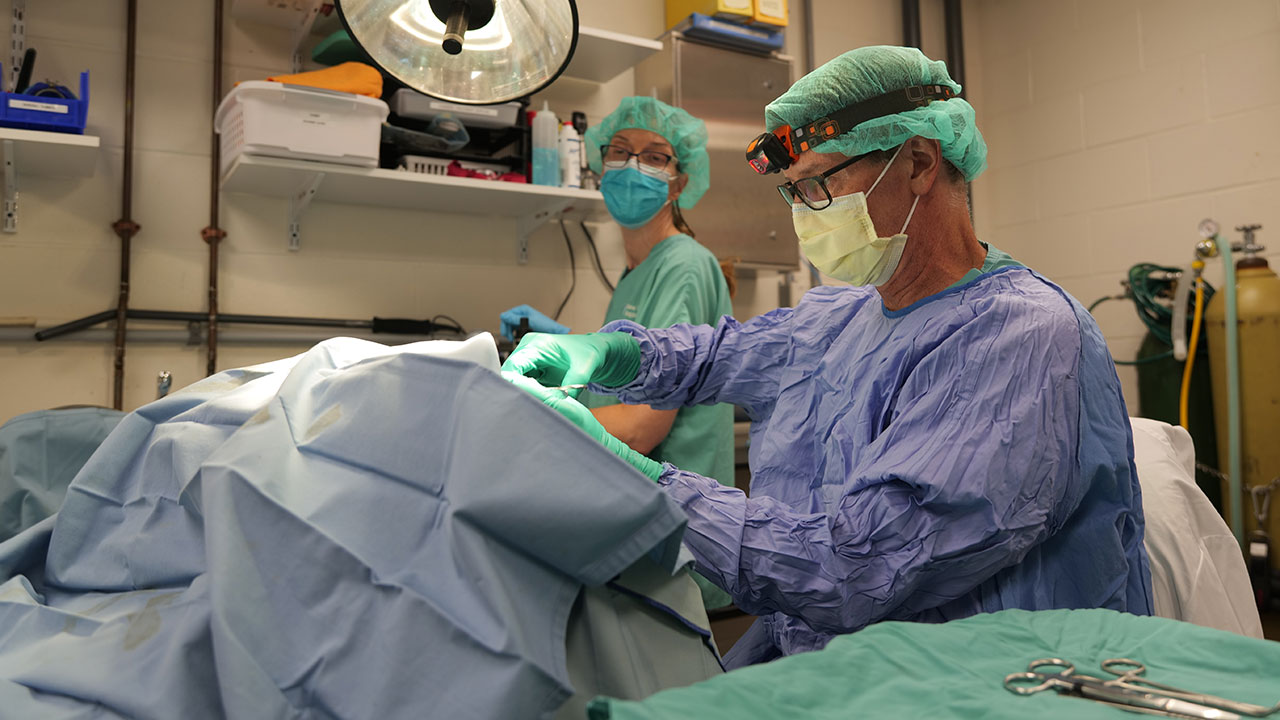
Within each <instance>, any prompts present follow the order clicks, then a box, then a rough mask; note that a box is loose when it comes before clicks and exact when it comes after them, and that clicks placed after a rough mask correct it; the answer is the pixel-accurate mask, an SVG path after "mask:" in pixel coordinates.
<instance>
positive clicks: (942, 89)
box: [791, 85, 956, 155]
mask: <svg viewBox="0 0 1280 720" xmlns="http://www.w3.org/2000/svg"><path fill="white" fill-rule="evenodd" d="M953 97H956V91H955V90H952V89H951V88H950V87H948V86H946V85H912V86H911V87H909V88H905V89H903V90H894V91H892V92H887V93H885V94H883V95H877V96H875V97H872V98H867V99H866V100H863V101H862V102H858V103H854V104H853V105H848V106H846V107H844V108H841V109H840V110H837V111H835V112H833V113H831V114H830V115H828V116H826V117H824V118H819V119H817V120H814V121H813V122H811V123H808V124H806V125H803V126H801V127H798V128H792V129H791V147H792V152H794V153H795V154H796V155H799V154H800V153H802V152H805V151H806V150H811V149H813V148H815V147H817V146H818V145H821V144H822V143H824V142H826V141H828V140H830V139H832V138H835V137H838V136H840V135H843V134H844V133H846V132H849V131H850V130H852V129H854V128H855V127H857V126H858V125H861V124H862V123H864V122H866V121H868V120H874V119H876V118H878V117H885V116H887V115H897V114H898V113H903V112H908V111H910V110H915V109H916V108H921V107H925V106H926V105H928V104H929V103H931V102H934V101H937V100H950V99H951V98H953Z"/></svg>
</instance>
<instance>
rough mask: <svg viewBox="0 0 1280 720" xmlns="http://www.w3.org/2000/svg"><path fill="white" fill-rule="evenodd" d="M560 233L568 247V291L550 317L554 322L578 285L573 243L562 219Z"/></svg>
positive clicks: (558, 319) (557, 319)
mask: <svg viewBox="0 0 1280 720" xmlns="http://www.w3.org/2000/svg"><path fill="white" fill-rule="evenodd" d="M560 233H561V234H563V235H564V246H565V247H566V248H568V249H569V292H567V293H565V294H564V300H561V301H560V307H558V308H556V314H555V315H553V316H552V317H551V319H552V320H555V321H556V322H560V313H562V312H564V306H565V305H568V304H569V298H571V297H573V289H574V288H575V287H577V285H578V266H577V265H576V264H575V262H574V258H573V243H572V242H570V240H569V231H568V230H566V229H565V227H564V220H561V221H560Z"/></svg>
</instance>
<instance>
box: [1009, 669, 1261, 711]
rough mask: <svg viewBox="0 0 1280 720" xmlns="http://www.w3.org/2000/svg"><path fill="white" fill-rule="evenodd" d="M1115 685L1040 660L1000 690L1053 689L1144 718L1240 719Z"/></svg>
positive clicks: (1019, 692)
mask: <svg viewBox="0 0 1280 720" xmlns="http://www.w3.org/2000/svg"><path fill="white" fill-rule="evenodd" d="M1053 667H1057V668H1062V670H1061V671H1059V672H1042V671H1041V670H1040V669H1041V668H1053ZM1115 682H1116V681H1114V680H1103V679H1102V678H1096V677H1092V676H1090V675H1077V674H1076V666H1075V665H1073V664H1071V663H1069V662H1067V661H1066V660H1062V659H1060V658H1042V659H1040V660H1032V661H1031V662H1030V663H1028V664H1027V672H1018V673H1011V674H1009V675H1007V676H1005V679H1004V687H1005V689H1006V690H1008V691H1009V692H1011V693H1014V694H1017V695H1032V694H1035V693H1038V692H1043V691H1045V690H1054V691H1056V692H1058V693H1062V694H1066V695H1074V696H1076V697H1082V698H1086V699H1089V700H1094V701H1097V702H1101V703H1106V704H1108V705H1114V706H1116V707H1119V708H1120V709H1122V710H1128V711H1130V712H1138V713H1146V714H1148V715H1167V716H1169V717H1180V718H1200V719H1201V720H1240V716H1239V715H1237V714H1235V713H1231V712H1227V711H1225V710H1221V709H1218V708H1214V707H1206V706H1204V705H1199V704H1196V703H1193V702H1190V701H1187V700H1183V699H1181V698H1174V697H1165V696H1162V695H1158V694H1156V693H1153V692H1150V691H1147V690H1135V689H1133V688H1128V687H1122V686H1118V685H1115V684H1113V683H1115ZM1033 683H1034V684H1033Z"/></svg>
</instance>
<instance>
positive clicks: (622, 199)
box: [600, 166, 670, 229]
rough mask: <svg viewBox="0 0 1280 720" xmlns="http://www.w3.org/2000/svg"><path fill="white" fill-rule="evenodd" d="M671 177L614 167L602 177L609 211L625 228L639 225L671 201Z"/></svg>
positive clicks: (603, 190) (601, 185)
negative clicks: (666, 178) (669, 178)
mask: <svg viewBox="0 0 1280 720" xmlns="http://www.w3.org/2000/svg"><path fill="white" fill-rule="evenodd" d="M669 187H670V186H669V184H668V181H667V180H664V179H662V178H660V177H655V176H653V175H648V174H646V173H642V172H640V170H638V169H637V168H635V167H634V166H633V167H624V168H621V169H619V170H610V171H608V172H606V173H605V174H604V176H603V177H601V178H600V193H601V194H603V195H604V204H605V207H607V208H609V214H610V215H612V216H613V219H614V220H616V221H617V222H618V224H619V225H621V226H622V227H624V228H631V229H635V228H638V227H641V226H642V225H644V224H645V223H647V222H649V221H650V220H652V219H653V218H654V216H655V215H657V214H658V211H659V210H661V209H662V207H663V206H664V205H666V204H667V193H668V191H669Z"/></svg>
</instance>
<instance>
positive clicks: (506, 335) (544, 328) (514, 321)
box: [498, 305, 569, 342]
mask: <svg viewBox="0 0 1280 720" xmlns="http://www.w3.org/2000/svg"><path fill="white" fill-rule="evenodd" d="M520 318H529V329H530V330H532V331H533V332H540V333H553V334H555V335H564V334H565V333H567V332H569V328H567V327H565V326H564V325H561V324H560V323H558V322H556V321H555V320H552V319H551V318H549V317H547V316H546V315H543V314H542V313H540V312H538V311H537V310H534V309H533V308H531V307H529V306H528V305H517V306H515V307H513V308H511V309H510V310H507V311H506V312H504V313H502V314H501V315H499V316H498V320H499V321H500V322H501V323H502V327H501V329H500V332H501V333H502V338H503V339H504V340H507V341H509V342H511V341H514V340H515V339H516V338H515V332H516V328H518V327H520Z"/></svg>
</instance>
